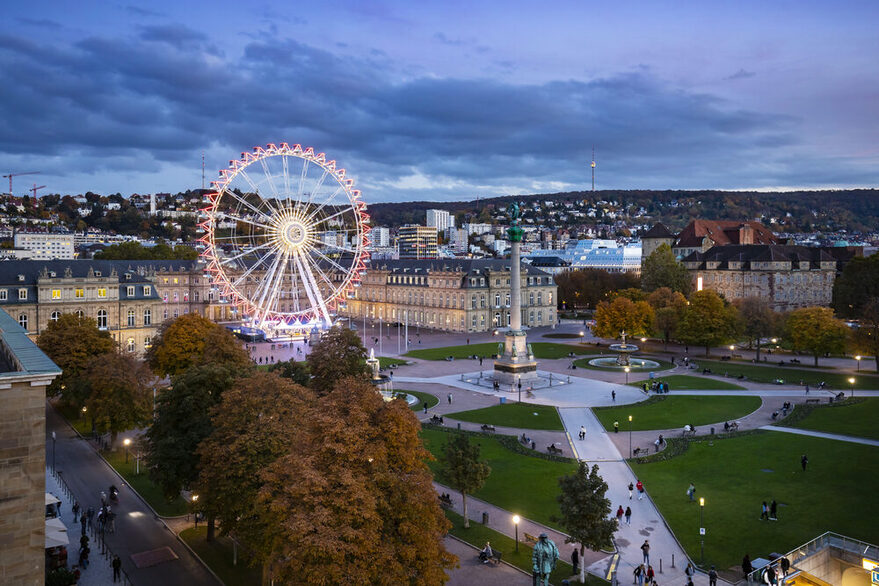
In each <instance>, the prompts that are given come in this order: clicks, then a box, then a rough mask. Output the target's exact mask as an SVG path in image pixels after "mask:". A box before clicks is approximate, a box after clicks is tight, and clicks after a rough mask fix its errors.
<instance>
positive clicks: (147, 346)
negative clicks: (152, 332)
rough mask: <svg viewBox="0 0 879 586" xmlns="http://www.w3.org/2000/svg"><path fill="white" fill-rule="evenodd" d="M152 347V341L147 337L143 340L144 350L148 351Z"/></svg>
mask: <svg viewBox="0 0 879 586" xmlns="http://www.w3.org/2000/svg"><path fill="white" fill-rule="evenodd" d="M152 345H153V339H152V338H151V337H149V336H147V337H146V338H144V339H143V348H144V350H149V349H150V346H152Z"/></svg>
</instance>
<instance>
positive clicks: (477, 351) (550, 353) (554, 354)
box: [405, 336, 595, 360]
mask: <svg viewBox="0 0 879 586" xmlns="http://www.w3.org/2000/svg"><path fill="white" fill-rule="evenodd" d="M503 341H504V339H503V337H502V336H498V341H497V342H485V343H483V344H465V345H463V346H444V347H442V348H422V349H420V350H411V351H409V352H407V353H406V354H405V356H411V357H412V358H421V359H423V360H445V359H446V358H447V357H449V356H454V357H455V359H461V358H470V357H471V356H473V355H476V356H483V357H485V358H491V357H492V356H494V355H495V354H497V349H498V344H501V343H503ZM531 348H532V350H534V357H535V358H539V359H544V360H552V359H556V358H564V357H566V356H567V355H568V354H570V353H571V352H573V353H574V354H593V353H594V352H595V351H594V350H592V349H590V348H585V347H583V346H579V345H574V344H556V343H555V342H533V343H532V344H531Z"/></svg>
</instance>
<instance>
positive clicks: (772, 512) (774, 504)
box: [769, 499, 778, 521]
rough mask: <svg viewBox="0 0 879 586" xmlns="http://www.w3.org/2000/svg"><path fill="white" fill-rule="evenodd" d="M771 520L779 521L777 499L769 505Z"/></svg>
mask: <svg viewBox="0 0 879 586" xmlns="http://www.w3.org/2000/svg"><path fill="white" fill-rule="evenodd" d="M769 519H770V520H771V521H778V503H777V502H775V499H772V502H771V503H769Z"/></svg>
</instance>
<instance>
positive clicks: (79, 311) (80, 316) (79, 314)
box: [76, 309, 85, 319]
mask: <svg viewBox="0 0 879 586" xmlns="http://www.w3.org/2000/svg"><path fill="white" fill-rule="evenodd" d="M76 317H78V318H79V319H82V318H84V317H85V313H84V312H83V311H82V310H81V309H77V310H76Z"/></svg>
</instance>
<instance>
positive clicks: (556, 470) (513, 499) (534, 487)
mask: <svg viewBox="0 0 879 586" xmlns="http://www.w3.org/2000/svg"><path fill="white" fill-rule="evenodd" d="M449 433H451V432H447V431H440V430H436V429H423V430H422V431H421V436H422V438H423V439H424V445H425V447H426V448H427V449H428V450H430V452H431V453H432V454H433V455H434V456H435V457H436V458H437V460H436V461H433V462H429V463H428V465H429V466H430V468H431V470H432V471H433V473H434V476H435V477H436V479H437V482H441V483H444V484H448V481H447V480H446V479H445V478H444V477H443V475H442V474H441V473H440V469H441V467H442V464H441V458H442V456H443V451H444V448H445V445H446V441H447V438H448V437H449ZM470 441H471V442H473V443H477V444H479V445H480V446H481V447H482V451H481V456H482V459H483V460H486V461H487V462H488V465H489V466H491V474H490V475H489V477H488V479H487V480H486V482H485V485H484V486H483V487H482V489H481V490H479V491H477V492H476V494H474V495H473V496H475V497H477V498H480V499H483V500H485V501H488V502H490V503H492V504H495V505H497V506H499V507H501V508H503V509H506V510H508V511H513V512H515V513H517V514H519V515H522V516H523V517H526V518H528V519H531V520H532V521H537V522H538V523H542V524H544V525H548V526H551V527H556V528H559V526H558V525H557V524H556V523H553V522H552V521H551V520H550V517H552V516H554V515H558V514H559V507H558V503H556V500H555V499H556V496H558V494H559V485H558V479H559V477H560V476H565V475H568V474H571V473H572V472H573V471H574V470H576V465H575V464H573V463H567V462H554V461H551V460H544V459H542V458H535V457H532V456H526V455H523V454H517V453H515V452H513V451H511V450H508V449H507V448H505V447H504V446H502V445H501V444H500V442H498V441H497V440H496V439H494V438H491V437H473V438H471V440H470Z"/></svg>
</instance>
